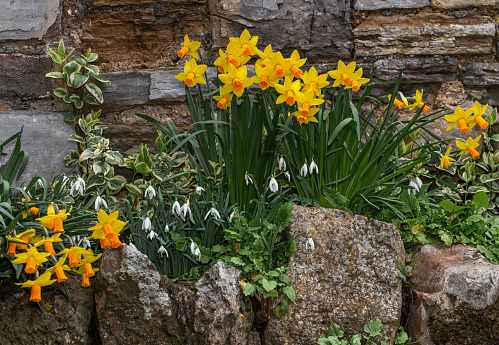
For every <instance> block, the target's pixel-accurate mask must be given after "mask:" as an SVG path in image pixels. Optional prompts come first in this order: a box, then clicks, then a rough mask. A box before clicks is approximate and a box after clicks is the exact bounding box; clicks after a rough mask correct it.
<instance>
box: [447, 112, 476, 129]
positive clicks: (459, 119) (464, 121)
mask: <svg viewBox="0 0 499 345" xmlns="http://www.w3.org/2000/svg"><path fill="white" fill-rule="evenodd" d="M472 112H473V108H471V109H468V110H466V111H464V110H463V108H461V107H457V108H456V110H455V111H454V114H449V115H445V116H444V117H445V119H446V120H447V121H449V122H450V125H449V127H447V131H450V130H451V129H452V128H454V127H456V126H459V130H460V131H461V133H466V132H468V131H469V130H470V129H469V127H468V124H469V123H470V122H471V118H470V116H471V113H472Z"/></svg>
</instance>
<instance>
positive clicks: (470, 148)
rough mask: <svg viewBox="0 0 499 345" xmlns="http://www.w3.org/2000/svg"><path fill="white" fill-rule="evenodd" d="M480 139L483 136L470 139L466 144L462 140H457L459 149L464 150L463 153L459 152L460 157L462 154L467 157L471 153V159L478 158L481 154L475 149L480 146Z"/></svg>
mask: <svg viewBox="0 0 499 345" xmlns="http://www.w3.org/2000/svg"><path fill="white" fill-rule="evenodd" d="M480 137H481V135H479V136H478V137H476V139H473V138H471V137H469V138H468V139H466V142H463V141H461V140H456V145H457V147H459V148H460V149H461V150H462V151H461V152H459V154H458V156H460V155H462V154H465V155H466V154H468V153H469V154H470V155H471V157H473V159H475V158H477V157H478V156H479V155H480V154H479V153H478V151H477V150H475V148H477V147H478V146H479V145H480V144H479V143H478V142H479V141H480Z"/></svg>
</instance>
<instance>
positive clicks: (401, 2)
mask: <svg viewBox="0 0 499 345" xmlns="http://www.w3.org/2000/svg"><path fill="white" fill-rule="evenodd" d="M426 6H430V0H354V3H353V8H354V9H356V10H361V11H366V10H367V11H371V10H382V9H385V8H421V7H426Z"/></svg>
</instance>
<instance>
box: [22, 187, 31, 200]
mask: <svg viewBox="0 0 499 345" xmlns="http://www.w3.org/2000/svg"><path fill="white" fill-rule="evenodd" d="M23 190H24V191H25V192H26V187H23ZM26 195H28V197H30V198H31V194H30V193H29V191H28V192H26Z"/></svg>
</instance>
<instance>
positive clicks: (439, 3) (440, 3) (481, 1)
mask: <svg viewBox="0 0 499 345" xmlns="http://www.w3.org/2000/svg"><path fill="white" fill-rule="evenodd" d="M498 4H499V1H498V0H431V6H432V7H437V8H465V7H478V6H496V5H498Z"/></svg>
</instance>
